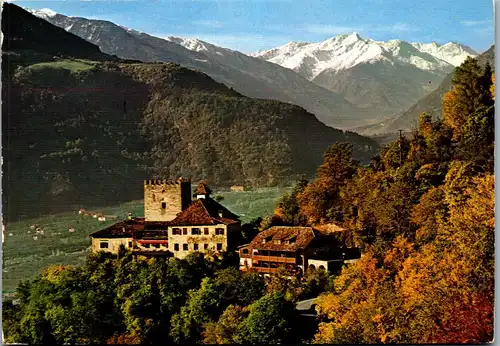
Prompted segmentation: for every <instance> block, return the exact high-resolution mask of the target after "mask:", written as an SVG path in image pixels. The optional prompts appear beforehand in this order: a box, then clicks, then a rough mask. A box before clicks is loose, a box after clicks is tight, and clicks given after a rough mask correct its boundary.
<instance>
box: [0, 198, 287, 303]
mask: <svg viewBox="0 0 500 346" xmlns="http://www.w3.org/2000/svg"><path fill="white" fill-rule="evenodd" d="M287 190H288V189H284V188H269V189H258V190H254V191H247V192H220V193H218V192H215V195H222V196H223V197H224V200H223V201H222V202H221V203H222V204H224V205H225V206H227V207H228V208H229V209H230V210H231V211H233V212H235V213H236V214H239V215H240V216H241V219H242V222H243V223H245V222H248V221H250V220H252V219H254V218H256V217H259V216H264V215H266V214H270V213H271V212H272V210H273V208H274V204H275V202H276V200H277V199H278V198H279V197H280V196H281V195H282V194H283V193H284V192H285V191H287ZM88 210H89V211H93V212H101V213H103V214H105V215H116V216H117V217H118V219H119V220H120V219H125V217H126V215H127V213H128V212H132V213H133V214H134V215H135V216H138V217H140V216H143V215H144V209H143V203H142V201H132V202H128V203H125V204H122V205H119V206H116V207H106V208H98V207H96V208H88ZM114 222H115V221H113V220H110V221H106V222H99V221H98V220H97V219H94V218H92V217H89V216H86V217H83V216H80V215H78V213H77V211H74V212H68V213H61V214H55V215H50V216H45V217H40V218H33V219H26V220H23V221H17V222H12V223H9V224H7V226H6V232H5V236H6V240H5V245H4V247H3V273H2V274H3V275H2V290H3V292H4V293H7V292H12V291H14V290H15V288H16V287H17V284H18V283H19V281H21V280H26V279H30V278H33V277H34V276H36V275H37V274H38V273H39V272H40V271H41V270H42V269H43V268H45V267H47V266H49V265H51V264H63V265H82V264H83V263H84V261H85V257H86V255H87V253H88V251H89V247H90V239H89V237H88V235H89V234H90V233H92V232H95V231H98V230H99V229H102V228H104V227H106V226H109V225H111V224H113V223H114ZM33 224H36V225H37V226H38V227H40V228H42V229H43V230H44V234H43V235H38V240H33V235H35V230H31V229H30V226H31V225H33ZM70 227H73V228H74V229H75V232H74V233H69V232H68V228H70ZM28 231H30V234H28ZM10 233H12V236H9V234H10Z"/></svg>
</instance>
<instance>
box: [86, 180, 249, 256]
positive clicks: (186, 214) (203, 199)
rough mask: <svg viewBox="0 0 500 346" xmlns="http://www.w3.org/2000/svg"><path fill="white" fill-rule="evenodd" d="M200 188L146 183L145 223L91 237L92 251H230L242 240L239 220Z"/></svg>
mask: <svg viewBox="0 0 500 346" xmlns="http://www.w3.org/2000/svg"><path fill="white" fill-rule="evenodd" d="M210 194H211V191H210V189H209V187H208V186H207V185H206V184H204V183H200V184H199V185H198V187H197V189H196V191H195V193H194V197H195V199H194V200H192V199H191V182H190V181H189V180H184V179H179V180H177V181H176V182H172V181H164V180H146V181H145V182H144V216H145V217H144V218H129V219H128V220H125V221H122V222H118V223H116V224H114V225H112V226H110V227H107V228H105V229H103V230H100V231H98V232H95V233H93V234H91V235H90V237H91V239H92V250H93V251H109V252H113V253H118V250H119V248H120V245H123V246H124V247H125V248H126V249H130V250H132V251H133V253H134V254H135V255H140V256H173V257H177V258H184V257H185V256H187V255H188V254H189V253H191V252H195V251H199V252H212V253H219V252H223V251H231V250H233V249H234V248H235V247H236V244H237V242H238V239H239V238H240V236H241V232H240V230H241V223H240V221H239V217H238V216H237V215H235V214H234V213H232V212H231V211H229V210H228V209H227V208H225V207H224V206H222V205H221V204H219V203H218V202H217V201H215V200H214V199H212V198H211V197H210Z"/></svg>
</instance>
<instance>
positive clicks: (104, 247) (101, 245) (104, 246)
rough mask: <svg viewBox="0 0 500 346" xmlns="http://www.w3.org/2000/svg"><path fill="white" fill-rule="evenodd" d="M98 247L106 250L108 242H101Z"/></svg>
mask: <svg viewBox="0 0 500 346" xmlns="http://www.w3.org/2000/svg"><path fill="white" fill-rule="evenodd" d="M100 247H101V249H107V248H108V247H109V243H108V242H102V243H101V244H100Z"/></svg>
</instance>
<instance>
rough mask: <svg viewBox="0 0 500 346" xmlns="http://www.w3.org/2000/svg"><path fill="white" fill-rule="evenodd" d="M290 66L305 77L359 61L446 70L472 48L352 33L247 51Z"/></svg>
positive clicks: (455, 64) (348, 66)
mask: <svg viewBox="0 0 500 346" xmlns="http://www.w3.org/2000/svg"><path fill="white" fill-rule="evenodd" d="M251 55H252V56H254V57H258V58H260V59H264V60H267V61H269V62H272V63H275V64H278V65H281V66H283V67H287V68H290V69H292V70H294V71H296V72H299V73H301V74H303V75H304V76H305V77H307V78H309V79H313V78H315V77H316V76H317V75H318V74H320V73H321V72H322V71H325V70H333V71H339V70H346V69H349V68H352V67H354V66H356V65H359V64H363V63H371V62H375V61H381V60H382V61H386V62H388V63H389V64H410V65H413V66H414V67H416V68H418V69H422V70H431V71H433V70H437V71H443V70H449V69H450V68H453V67H454V66H458V65H460V64H461V63H462V62H463V61H464V60H465V59H466V58H467V57H468V56H473V57H474V56H476V55H477V53H476V52H474V51H473V50H472V49H470V48H468V47H465V46H463V45H460V44H457V43H452V42H450V43H447V44H445V45H439V44H436V43H430V44H426V43H408V42H406V41H402V40H390V41H387V42H384V41H375V40H372V39H365V38H363V37H361V36H360V35H359V34H358V33H356V32H354V33H352V34H349V35H339V36H335V37H332V38H329V39H327V40H325V41H322V42H317V43H304V42H300V43H299V42H289V43H287V44H285V45H283V46H280V47H277V48H274V49H270V50H267V51H260V52H257V53H253V54H251Z"/></svg>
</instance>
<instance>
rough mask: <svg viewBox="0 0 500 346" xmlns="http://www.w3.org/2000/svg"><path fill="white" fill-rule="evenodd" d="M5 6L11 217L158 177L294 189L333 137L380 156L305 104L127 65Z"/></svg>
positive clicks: (130, 194) (136, 193)
mask: <svg viewBox="0 0 500 346" xmlns="http://www.w3.org/2000/svg"><path fill="white" fill-rule="evenodd" d="M4 11H6V12H5V13H4V16H3V17H2V31H3V33H4V36H5V37H6V39H5V40H4V42H3V47H2V48H3V49H2V58H3V60H2V72H3V73H2V84H3V88H2V98H3V99H4V100H7V102H4V103H3V105H2V107H3V108H2V110H3V112H2V113H3V117H2V131H3V157H4V172H5V174H4V178H3V186H4V194H3V196H4V197H3V203H4V206H6V207H5V209H4V215H6V216H7V217H14V216H20V215H28V216H29V215H35V214H37V213H39V212H47V211H50V212H53V211H56V210H60V209H61V208H63V207H66V206H73V207H74V206H78V205H81V204H82V203H83V204H85V205H103V204H108V203H117V202H124V201H129V200H132V199H140V198H141V195H142V194H141V191H142V183H141V181H142V180H144V179H148V178H170V179H175V178H177V177H179V176H183V177H187V178H192V179H194V180H200V179H205V180H206V181H208V182H209V183H211V184H213V185H219V186H220V185H229V184H233V183H238V184H246V185H250V186H264V185H276V184H278V183H287V182H293V180H295V179H296V177H297V176H299V175H302V174H305V175H306V176H313V174H314V167H316V166H317V165H318V164H320V162H321V155H322V153H323V152H324V150H326V148H328V146H329V145H331V144H332V143H335V142H349V143H352V144H353V147H354V148H355V149H354V153H355V156H356V158H358V159H360V160H363V161H365V162H369V159H370V157H371V156H372V155H374V154H375V153H376V152H377V151H378V145H377V144H376V143H375V142H374V141H372V140H370V139H368V138H366V137H363V136H360V135H358V134H355V133H351V132H343V131H341V130H337V129H333V128H330V127H328V126H326V125H324V124H323V123H321V122H320V121H319V120H318V119H317V118H316V117H315V116H314V115H313V114H310V113H307V112H306V111H305V110H304V109H302V108H300V107H297V106H294V105H291V104H287V103H282V102H278V101H273V100H261V99H251V98H248V97H244V96H242V95H240V94H238V93H237V92H235V91H234V90H232V89H229V88H227V87H226V86H224V85H223V84H219V83H217V82H215V81H214V80H212V79H211V78H210V77H208V76H207V75H205V74H202V73H200V72H197V71H193V70H190V69H187V68H183V67H181V66H179V65H176V64H173V63H150V64H145V63H140V62H137V61H124V60H119V59H117V58H116V57H112V56H107V55H105V54H103V53H101V52H100V51H99V50H98V48H97V47H96V46H94V45H92V44H90V43H88V42H86V41H84V40H82V39H80V38H78V37H76V36H74V35H72V34H70V33H68V32H66V31H64V30H63V29H61V28H58V27H55V26H53V25H51V24H50V23H48V22H46V21H44V20H43V19H40V18H37V17H34V16H32V15H31V14H29V13H27V12H26V11H24V10H23V9H21V8H19V7H18V6H15V5H12V4H8V3H5V4H4ZM33 28H36V30H33ZM48 38H50V39H48Z"/></svg>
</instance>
